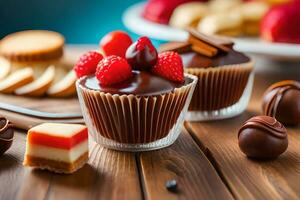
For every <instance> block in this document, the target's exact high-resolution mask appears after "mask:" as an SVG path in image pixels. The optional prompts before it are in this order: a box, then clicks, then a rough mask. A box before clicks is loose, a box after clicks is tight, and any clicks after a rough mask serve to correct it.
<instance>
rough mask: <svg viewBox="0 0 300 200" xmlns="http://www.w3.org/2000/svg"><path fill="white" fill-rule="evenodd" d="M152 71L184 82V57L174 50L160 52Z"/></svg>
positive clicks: (175, 80) (172, 79)
mask: <svg viewBox="0 0 300 200" xmlns="http://www.w3.org/2000/svg"><path fill="white" fill-rule="evenodd" d="M152 72H153V73H154V74H157V75H159V76H161V77H164V78H166V79H168V80H171V81H174V82H179V83H182V82H184V76H183V64H182V59H181V57H180V55H179V54H178V53H176V52H173V51H166V52H163V53H160V54H159V55H158V59H157V63H156V65H155V66H154V67H153V69H152Z"/></svg>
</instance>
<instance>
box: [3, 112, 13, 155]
mask: <svg viewBox="0 0 300 200" xmlns="http://www.w3.org/2000/svg"><path fill="white" fill-rule="evenodd" d="M13 137H14V130H13V126H12V124H11V123H10V122H9V121H8V120H7V119H6V118H4V117H1V116H0V156H1V155H2V154H4V153H5V152H6V151H7V150H8V149H9V148H10V146H11V144H12V142H13Z"/></svg>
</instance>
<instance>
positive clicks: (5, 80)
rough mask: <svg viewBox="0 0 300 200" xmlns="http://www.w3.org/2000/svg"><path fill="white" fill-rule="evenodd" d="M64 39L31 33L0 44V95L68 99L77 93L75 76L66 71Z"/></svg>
mask: <svg viewBox="0 0 300 200" xmlns="http://www.w3.org/2000/svg"><path fill="white" fill-rule="evenodd" d="M63 48H64V37H63V36H62V35H61V34H59V33H56V32H52V31H44V30H28V31H22V32H17V33H13V34H10V35H8V36H6V37H4V38H3V39H2V40H1V41H0V56H1V57H0V92H1V93H7V94H12V93H14V94H17V95H26V96H34V97H38V96H43V95H46V94H47V95H49V96H53V97H67V96H71V95H74V93H75V80H76V75H75V73H74V72H73V71H70V72H69V73H67V72H66V70H65V69H63V68H62V67H61V66H60V65H61V58H62V56H63Z"/></svg>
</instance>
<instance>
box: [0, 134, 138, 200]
mask: <svg viewBox="0 0 300 200" xmlns="http://www.w3.org/2000/svg"><path fill="white" fill-rule="evenodd" d="M25 144H26V134H25V132H24V131H16V133H15V138H14V143H13V146H12V147H11V148H10V149H9V150H8V152H6V153H5V154H4V155H3V156H1V157H0V179H1V183H0V199H20V200H22V199H26V200H27V199H30V200H41V199H45V198H47V199H133V200H134V199H141V198H142V192H141V188H140V182H139V176H138V170H137V165H136V159H135V155H134V154H131V153H126V152H118V151H112V150H108V149H105V148H103V147H100V146H99V145H96V144H95V143H94V142H92V141H91V142H90V159H89V162H88V164H87V165H85V166H84V167H83V168H82V169H80V170H79V171H77V172H76V173H74V174H72V175H59V174H54V173H51V172H48V171H43V170H33V169H31V168H25V167H23V166H22V162H23V157H24V152H25Z"/></svg>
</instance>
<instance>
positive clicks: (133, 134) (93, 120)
mask: <svg viewBox="0 0 300 200" xmlns="http://www.w3.org/2000/svg"><path fill="white" fill-rule="evenodd" d="M186 76H187V77H189V78H190V79H191V82H190V83H188V84H186V85H184V86H182V87H180V88H176V89H174V91H172V92H169V93H166V94H162V95H157V96H137V95H132V94H130V95H118V94H114V95H112V94H110V93H104V92H101V91H96V90H91V89H87V88H85V87H84V86H82V85H80V84H79V81H78V82H77V84H76V85H77V92H78V96H79V100H80V104H81V108H82V111H83V115H84V118H85V121H86V123H87V125H88V128H89V132H90V134H91V135H92V137H93V138H94V139H95V140H96V142H98V143H100V144H103V143H105V141H106V139H108V140H111V141H115V142H117V143H121V144H147V143H151V142H154V141H157V140H160V139H162V138H165V137H166V136H168V134H170V130H172V128H173V127H174V126H176V124H177V123H181V124H182V123H183V118H184V117H181V118H182V120H178V119H179V118H180V115H181V114H182V112H184V113H185V112H186V110H187V107H188V104H189V102H190V99H191V97H192V93H193V91H194V87H195V85H196V81H197V78H196V77H194V76H191V75H186ZM104 145H105V144H104ZM106 146H109V145H106ZM112 148H113V147H112Z"/></svg>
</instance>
